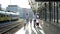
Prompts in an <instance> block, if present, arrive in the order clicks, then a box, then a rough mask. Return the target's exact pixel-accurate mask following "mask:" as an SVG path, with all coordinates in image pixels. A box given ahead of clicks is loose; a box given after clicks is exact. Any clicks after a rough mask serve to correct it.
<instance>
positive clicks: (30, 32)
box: [15, 20, 44, 34]
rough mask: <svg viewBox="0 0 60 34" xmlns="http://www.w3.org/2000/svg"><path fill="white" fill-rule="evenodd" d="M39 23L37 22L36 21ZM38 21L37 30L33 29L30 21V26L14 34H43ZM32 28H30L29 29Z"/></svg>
mask: <svg viewBox="0 0 60 34" xmlns="http://www.w3.org/2000/svg"><path fill="white" fill-rule="evenodd" d="M38 21H39V20H38ZM40 23H41V22H40V21H39V28H37V27H36V28H34V27H33V25H34V22H33V21H32V26H31V24H30V23H29V24H28V26H27V27H26V28H25V29H24V27H22V28H21V29H20V30H19V31H17V32H16V33H15V34H44V31H43V29H42V27H41V25H40ZM31 27H32V28H31Z"/></svg>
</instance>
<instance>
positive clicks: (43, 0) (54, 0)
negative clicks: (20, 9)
mask: <svg viewBox="0 0 60 34" xmlns="http://www.w3.org/2000/svg"><path fill="white" fill-rule="evenodd" d="M35 1H36V2H41V1H42V2H45V1H48V2H49V1H52V2H57V1H60V0H35Z"/></svg>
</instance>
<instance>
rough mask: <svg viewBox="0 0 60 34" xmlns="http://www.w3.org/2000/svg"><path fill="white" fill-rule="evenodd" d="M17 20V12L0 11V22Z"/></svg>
mask: <svg viewBox="0 0 60 34" xmlns="http://www.w3.org/2000/svg"><path fill="white" fill-rule="evenodd" d="M18 19H19V12H15V11H0V22H4V21H12V20H18Z"/></svg>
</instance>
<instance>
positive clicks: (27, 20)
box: [24, 13, 29, 28]
mask: <svg viewBox="0 0 60 34" xmlns="http://www.w3.org/2000/svg"><path fill="white" fill-rule="evenodd" d="M25 19H26V23H25V25H24V26H28V23H29V15H28V13H27V14H26V16H25ZM24 28H25V27H24Z"/></svg>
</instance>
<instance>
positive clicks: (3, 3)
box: [0, 0, 30, 8]
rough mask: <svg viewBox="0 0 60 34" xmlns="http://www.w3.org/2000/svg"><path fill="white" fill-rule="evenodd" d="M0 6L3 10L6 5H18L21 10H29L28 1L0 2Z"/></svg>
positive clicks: (2, 0)
mask: <svg viewBox="0 0 60 34" xmlns="http://www.w3.org/2000/svg"><path fill="white" fill-rule="evenodd" d="M0 4H1V5H2V7H3V8H6V7H7V6H8V5H18V6H19V7H21V8H30V5H29V2H28V0H0Z"/></svg>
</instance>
